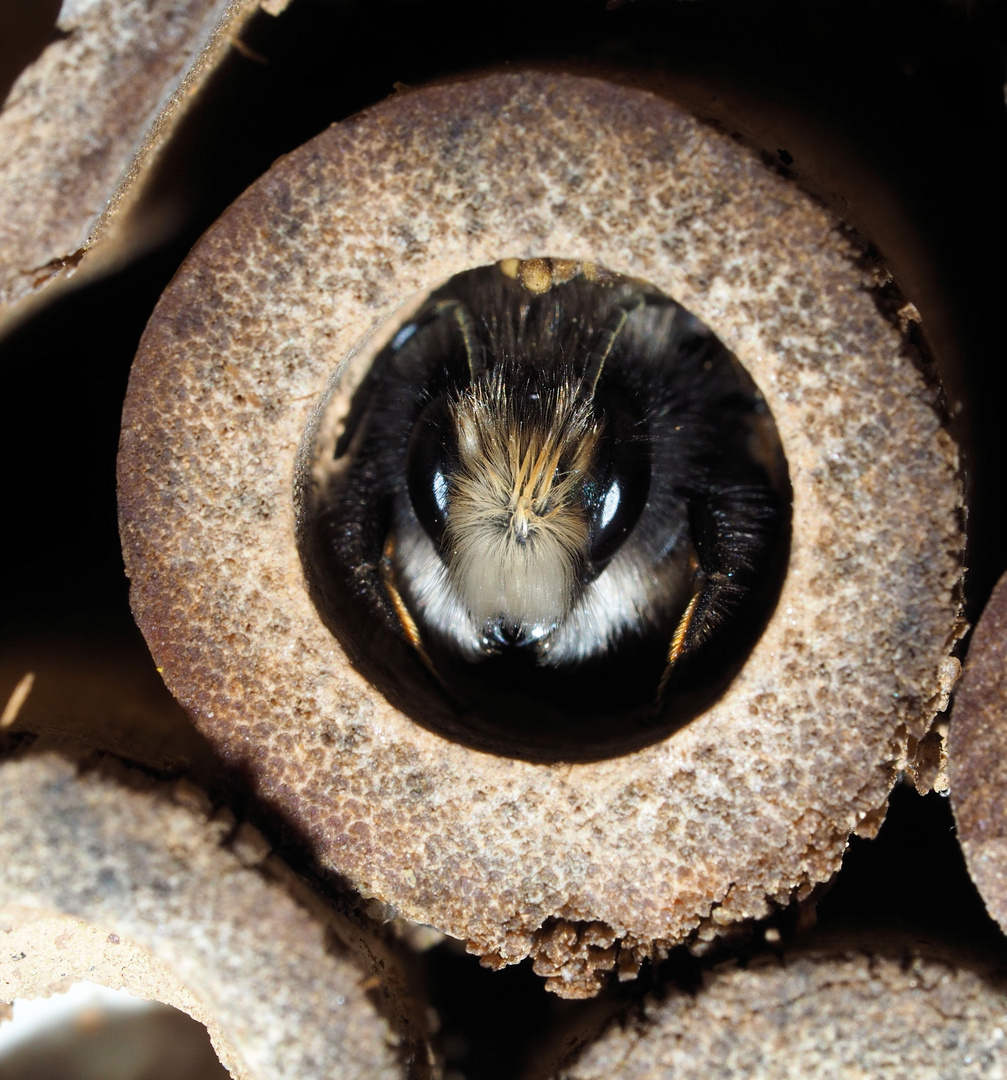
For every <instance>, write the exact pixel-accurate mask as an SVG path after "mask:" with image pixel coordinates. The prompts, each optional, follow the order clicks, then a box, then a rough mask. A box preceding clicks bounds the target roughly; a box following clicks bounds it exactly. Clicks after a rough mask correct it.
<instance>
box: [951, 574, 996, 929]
mask: <svg viewBox="0 0 1007 1080" xmlns="http://www.w3.org/2000/svg"><path fill="white" fill-rule="evenodd" d="M948 743H949V745H948V774H949V776H948V779H949V784H950V787H951V805H952V807H953V808H954V812H955V821H956V823H957V825H958V837H959V839H960V840H961V844H962V849H963V850H964V852H965V861H966V863H967V864H968V868H969V873H970V874H971V875H972V880H973V881H974V882H975V883H976V887H977V888H978V889H979V892H980V894H981V895H982V898H983V900H984V901H985V902H986V907H987V908H988V909H989V913H990V914H991V915H992V916H993V918H994V919H996V921H997V922H998V923H999V924H1000V926H1001V927H1002V928H1003V929H1007V577H1002V578H1001V579H1000V581H999V582H998V583H997V585H996V588H995V589H994V590H993V594H992V596H991V597H990V599H989V601H988V603H987V604H986V609H985V610H984V611H983V614H982V618H981V619H980V620H979V622H978V624H977V625H976V628H975V631H974V632H973V634H972V639H971V641H970V642H969V655H968V660H967V661H966V664H965V674H964V675H963V676H962V684H961V688H960V689H959V691H958V693H957V695H956V696H955V705H954V712H953V713H952V723H951V733H950V736H949V739H948Z"/></svg>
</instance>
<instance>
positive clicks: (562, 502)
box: [445, 372, 600, 638]
mask: <svg viewBox="0 0 1007 1080" xmlns="http://www.w3.org/2000/svg"><path fill="white" fill-rule="evenodd" d="M452 419H453V423H454V426H455V431H456V433H457V440H458V441H457V446H458V459H457V468H456V469H455V470H454V471H453V475H452V476H451V477H450V479H449V499H448V512H447V522H446V527H445V549H446V551H447V553H448V555H447V558H448V567H449V572H450V575H451V578H452V582H453V584H454V587H455V590H456V591H457V594H458V596H459V599H460V600H461V602H462V603H463V604H464V605H465V606H466V607H467V609H468V611H469V614H470V617H471V619H472V621H473V623H474V624H475V625H477V626H490V625H494V624H498V625H503V626H504V627H508V628H510V629H511V630H512V631H517V632H519V633H520V634H521V635H522V636H533V637H536V638H537V637H539V636H541V635H542V634H544V633H547V632H548V630H549V629H550V628H551V627H552V626H553V625H554V624H556V623H557V622H559V621H560V620H562V619H563V618H564V617H565V616H566V614H567V612H568V611H569V610H570V607H571V605H572V604H573V602H574V600H575V599H576V597H577V595H578V590H579V586H580V582H581V581H582V580H583V577H584V570H585V567H586V565H587V559H588V545H589V540H590V528H589V522H588V518H587V513H586V510H585V507H584V500H583V484H584V479H585V477H586V474H587V472H588V470H589V468H590V466H591V463H592V461H593V459H594V455H595V451H596V448H597V445H598V440H599V437H600V426H599V423H598V421H597V419H596V418H595V415H594V412H593V410H592V407H591V404H590V401H588V400H585V398H584V397H583V396H582V395H580V394H578V392H577V389H576V386H574V387H572V388H571V387H570V386H567V385H562V386H559V387H551V388H543V389H541V390H540V391H538V392H536V391H534V390H529V388H527V387H522V388H519V389H518V390H516V391H515V392H513V393H512V392H511V391H510V390H509V388H508V382H507V379H506V377H505V376H504V375H503V374H497V373H496V372H493V373H491V374H489V375H488V376H485V377H483V378H481V379H477V380H476V381H475V382H474V383H473V384H472V385H471V386H470V387H469V388H468V389H467V390H466V391H464V392H463V393H462V394H461V395H460V397H459V398H458V399H457V401H456V402H455V403H454V405H453V417H452Z"/></svg>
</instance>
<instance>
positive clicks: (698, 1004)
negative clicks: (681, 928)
mask: <svg viewBox="0 0 1007 1080" xmlns="http://www.w3.org/2000/svg"><path fill="white" fill-rule="evenodd" d="M1005 1074H1007V982H1005V980H1004V977H1003V974H1002V973H1000V974H993V973H990V972H982V971H979V970H976V969H975V968H972V967H970V966H967V965H964V964H963V965H959V964H957V963H955V962H954V961H953V960H950V959H948V958H947V957H935V956H934V955H928V954H927V952H926V950H923V951H920V950H919V949H917V948H915V947H914V948H907V949H906V951H905V952H904V953H902V954H901V955H900V954H898V953H897V952H895V951H894V950H891V949H889V950H886V951H885V952H884V953H882V954H880V955H872V954H871V953H869V952H867V951H866V950H864V951H854V950H850V951H848V952H846V953H838V954H832V955H815V954H806V955H799V954H795V955H791V956H787V957H785V958H783V959H782V960H776V959H774V958H764V959H763V960H762V961H761V962H760V963H759V964H758V965H755V964H753V965H752V966H751V967H749V968H748V969H744V968H740V967H734V966H728V967H726V968H723V969H720V970H718V971H716V972H713V973H711V974H710V975H708V976H707V978H706V979H705V980H704V982H703V985H702V986H701V987H699V988H698V989H697V990H696V993H695V994H686V993H681V992H679V991H672V992H671V993H670V994H669V996H668V997H667V998H666V1000H664V1001H663V1002H660V1003H658V1002H655V1001H651V1002H650V1003H649V1004H648V1005H647V1006H646V1008H645V1009H644V1010H643V1012H642V1014H640V1015H638V1016H635V1017H634V1018H633V1019H632V1020H630V1021H628V1022H626V1023H625V1024H621V1025H614V1026H613V1027H612V1028H611V1029H610V1030H609V1031H608V1032H607V1033H606V1034H605V1035H604V1036H603V1037H602V1038H601V1039H599V1041H598V1042H597V1043H596V1044H595V1045H593V1046H592V1047H590V1049H588V1050H587V1051H586V1052H585V1053H584V1054H583V1055H582V1056H581V1059H580V1061H578V1062H577V1063H575V1064H572V1065H569V1066H567V1067H565V1068H563V1069H561V1070H560V1071H559V1072H558V1073H557V1074H556V1078H555V1080H610V1078H612V1077H618V1078H619V1080H671V1078H672V1077H674V1080H693V1078H696V1080H712V1078H716V1080H757V1078H758V1080H805V1078H806V1077H835V1078H837V1080H838V1078H842V1080H867V1078H868V1077H871V1078H873V1077H885V1078H886V1080H1000V1078H1002V1077H1003V1076H1004V1075H1005Z"/></svg>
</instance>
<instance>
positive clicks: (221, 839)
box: [0, 753, 427, 1080]
mask: <svg viewBox="0 0 1007 1080" xmlns="http://www.w3.org/2000/svg"><path fill="white" fill-rule="evenodd" d="M211 809H212V808H211V807H210V806H209V803H208V801H207V800H206V799H205V796H202V795H201V793H200V792H198V790H197V789H195V788H193V787H191V786H190V785H187V784H185V783H184V782H183V783H182V784H181V785H180V786H177V785H176V786H168V785H164V784H157V783H155V782H153V781H151V780H149V779H148V778H147V777H145V776H144V775H143V774H140V773H136V772H129V771H127V770H125V769H123V768H122V767H121V766H118V765H115V764H114V763H113V762H112V761H111V759H105V760H104V762H103V763H102V764H101V765H100V766H99V767H93V766H92V767H90V768H88V769H86V770H84V771H80V770H79V767H78V765H77V764H76V763H75V762H74V761H72V760H69V759H68V758H67V757H64V756H61V755H59V754H56V753H29V754H27V755H25V756H23V757H20V758H16V757H15V758H8V759H6V760H4V761H3V762H0V821H2V822H3V828H2V829H0V865H2V866H3V874H2V875H0V939H2V941H3V951H2V953H0V1001H6V1002H10V1001H12V1000H13V999H14V998H16V997H24V998H31V997H38V996H44V995H46V994H48V993H51V992H53V991H55V990H59V989H63V988H65V987H66V986H67V985H68V984H69V983H72V982H74V981H78V980H81V979H86V980H88V981H90V982H97V983H100V984H102V985H104V986H108V987H110V988H112V989H120V988H121V989H125V990H127V991H129V992H130V993H132V994H134V995H136V996H138V997H144V998H149V999H152V1000H157V1001H162V1002H165V1003H166V1004H169V1005H173V1006H175V1007H176V1008H179V1009H181V1010H183V1011H184V1012H186V1013H189V1014H190V1015H191V1016H192V1017H194V1018H195V1019H196V1020H198V1021H199V1022H200V1023H202V1024H204V1025H205V1026H206V1028H207V1030H208V1031H209V1033H210V1038H211V1040H212V1041H213V1044H214V1048H215V1050H216V1052H217V1055H218V1056H219V1058H220V1060H221V1061H222V1062H223V1064H224V1065H225V1066H226V1067H227V1068H228V1069H229V1070H230V1072H231V1075H232V1076H234V1077H235V1078H236V1080H267V1078H268V1080H281V1078H285V1080H308V1078H316V1077H317V1078H321V1077H332V1078H333V1080H342V1078H346V1080H350V1078H353V1077H360V1078H361V1080H365V1078H366V1080H372V1078H374V1080H377V1078H381V1080H385V1078H387V1080H392V1078H401V1077H405V1076H407V1075H415V1076H424V1075H427V1073H426V1072H425V1070H424V1066H425V1064H426V1058H425V1054H421V1056H420V1061H419V1067H418V1068H417V1070H416V1072H415V1073H413V1074H409V1073H407V1069H406V1066H405V1064H404V1061H405V1060H406V1059H407V1058H408V1057H410V1056H411V1055H412V1056H416V1055H417V1054H418V1053H420V1052H419V1051H418V1049H417V1048H418V1046H419V1044H420V1043H421V1042H422V1036H421V1035H420V1032H419V1030H418V1029H417V1027H416V1026H415V1024H414V1027H413V1031H412V1037H413V1038H414V1039H415V1040H416V1042H414V1043H412V1044H410V1043H409V1042H407V1043H406V1045H405V1046H404V1047H403V1049H402V1053H401V1055H400V1053H399V1049H398V1045H397V1044H398V1043H399V1042H400V1039H401V1035H402V1027H401V1025H400V1024H398V1023H395V1024H393V1023H392V1022H390V1021H389V1019H387V1018H386V1017H385V1016H384V1015H382V1013H381V1012H380V1011H379V1009H378V1007H377V1006H376V1000H377V998H372V997H371V995H370V994H369V993H368V985H367V983H368V980H369V979H370V978H371V976H372V974H373V971H372V970H371V968H370V967H369V966H368V965H366V964H363V963H361V962H360V960H359V958H358V955H357V952H356V951H355V950H356V949H357V948H359V947H360V945H361V943H362V942H363V940H364V937H365V936H364V934H363V933H362V932H361V931H359V930H358V929H356V928H354V927H353V926H352V925H351V924H350V923H348V922H347V920H345V919H344V918H342V917H341V916H338V915H336V914H335V913H334V912H332V911H331V910H328V909H325V908H323V907H321V905H318V904H317V902H312V901H310V899H309V898H308V897H307V895H306V894H304V895H302V896H301V897H300V899H298V898H297V897H296V896H295V893H292V892H291V891H290V888H288V887H287V886H288V885H289V886H291V887H293V888H294V889H295V891H296V890H297V889H298V888H299V886H297V884H296V882H294V881H293V879H290V878H289V877H288V878H287V885H285V884H284V883H283V882H282V881H281V880H280V879H281V878H282V877H283V874H282V872H281V871H282V867H281V865H280V864H279V863H278V862H277V861H276V860H275V859H273V858H272V857H271V856H269V848H268V845H265V844H264V843H263V841H262V838H261V836H259V835H258V834H256V833H255V831H254V830H251V829H249V828H248V827H247V826H239V827H238V828H237V829H236V828H235V822H234V819H233V816H230V815H229V814H227V813H226V812H225V813H218V814H217V815H215V816H213V817H207V811H209V810H211ZM305 905H307V906H305ZM309 909H310V910H309ZM371 947H372V949H373V953H372V956H373V957H374V963H375V964H377V963H378V959H379V958H380V961H381V962H382V965H381V969H382V973H383V975H384V977H385V979H386V987H387V990H386V993H385V995H384V997H385V1001H386V1006H387V1007H388V1008H389V1009H390V1010H392V1011H394V1010H395V1009H396V1008H398V1009H399V1011H400V1013H402V1014H403V1015H405V1014H406V1013H407V1012H408V1013H410V1014H411V1013H412V1011H413V1009H414V1007H415V1003H412V1002H411V1003H409V1005H408V1006H404V1005H403V1002H404V996H403V993H402V985H403V984H402V982H401V973H400V972H398V971H396V968H395V965H394V963H393V962H392V960H391V959H390V958H389V956H387V955H384V954H383V953H382V950H381V948H380V946H377V945H376V944H374V943H373V942H372V943H371ZM375 970H376V968H375ZM397 980H398V984H397ZM377 982H378V980H377V979H373V981H372V982H371V984H370V985H371V986H372V987H373V986H375V985H376V984H377ZM379 997H380V995H379Z"/></svg>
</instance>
